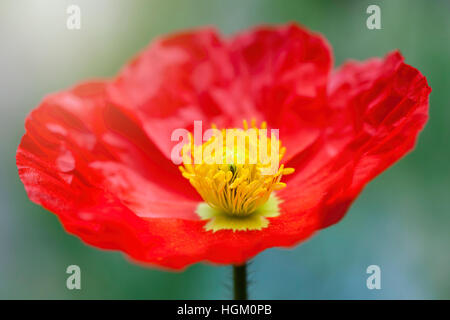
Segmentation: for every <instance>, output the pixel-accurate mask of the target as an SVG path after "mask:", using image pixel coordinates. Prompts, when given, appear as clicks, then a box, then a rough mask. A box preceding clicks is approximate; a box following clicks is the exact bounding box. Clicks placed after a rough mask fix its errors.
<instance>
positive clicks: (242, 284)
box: [233, 263, 247, 300]
mask: <svg viewBox="0 0 450 320" xmlns="http://www.w3.org/2000/svg"><path fill="white" fill-rule="evenodd" d="M233 282H234V300H247V264H246V263H244V264H243V265H240V266H233Z"/></svg>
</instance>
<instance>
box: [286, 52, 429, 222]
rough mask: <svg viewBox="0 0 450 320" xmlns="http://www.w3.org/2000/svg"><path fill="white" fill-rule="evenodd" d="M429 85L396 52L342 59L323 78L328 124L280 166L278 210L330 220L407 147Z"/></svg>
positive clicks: (423, 113)
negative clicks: (292, 172) (288, 170)
mask: <svg viewBox="0 0 450 320" xmlns="http://www.w3.org/2000/svg"><path fill="white" fill-rule="evenodd" d="M430 92H431V88H430V87H429V86H428V85H427V81H426V79H425V77H424V76H423V75H422V74H421V73H420V72H419V71H418V70H417V69H415V68H413V67H411V66H409V65H407V64H405V63H403V57H402V56H401V55H400V53H398V52H394V53H391V54H390V55H388V56H387V57H386V58H385V59H384V60H382V59H371V60H368V61H367V62H363V63H360V62H348V63H346V64H345V65H343V66H342V67H341V68H340V69H339V70H338V71H337V72H336V73H335V74H334V75H333V77H332V78H331V82H330V85H329V105H330V108H331V110H332V111H333V112H332V113H330V115H329V118H330V126H329V127H328V128H327V130H326V131H324V132H322V134H321V136H320V139H318V140H317V141H316V142H315V144H314V145H312V146H311V147H309V148H307V149H306V150H305V151H303V152H302V153H300V154H298V155H297V156H296V157H295V158H294V159H292V161H291V162H290V163H289V164H288V166H295V167H296V169H297V175H296V176H295V177H293V178H291V179H290V180H289V181H288V188H286V189H285V190H283V191H282V192H281V196H282V197H283V198H284V199H285V202H284V204H283V208H284V210H285V211H286V212H300V211H301V210H305V209H307V210H317V214H318V215H320V219H321V227H322V228H324V227H327V226H329V225H331V224H333V223H336V222H338V221H339V220H340V219H341V218H342V217H343V216H344V214H345V213H346V211H347V209H348V207H349V206H350V204H351V203H352V201H353V200H354V199H355V198H356V196H357V195H358V193H359V192H360V191H361V190H362V188H363V187H364V186H365V185H366V184H367V183H368V182H369V181H370V180H371V179H373V178H374V177H375V176H376V175H378V174H379V173H381V172H382V171H384V170H385V169H386V168H387V167H389V166H390V165H392V164H393V163H394V162H395V161H397V160H398V159H399V158H401V157H402V156H404V155H405V154H406V153H407V152H408V151H410V150H411V149H412V148H413V147H414V144H415V141H416V138H417V135H418V133H419V132H420V130H421V129H422V127H423V126H424V124H425V122H426V120H427V118H428V96H429V93H430Z"/></svg>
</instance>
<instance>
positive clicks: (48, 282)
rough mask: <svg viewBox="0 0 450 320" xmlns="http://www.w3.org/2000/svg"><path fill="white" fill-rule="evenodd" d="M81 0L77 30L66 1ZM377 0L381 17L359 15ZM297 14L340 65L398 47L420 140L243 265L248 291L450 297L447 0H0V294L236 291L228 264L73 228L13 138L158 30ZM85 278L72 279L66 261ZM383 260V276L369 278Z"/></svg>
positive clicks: (109, 72)
mask: <svg viewBox="0 0 450 320" xmlns="http://www.w3.org/2000/svg"><path fill="white" fill-rule="evenodd" d="M69 4H77V5H79V6H80V8H81V30H74V31H71V30H68V29H67V28H66V19H67V14H66V8H67V6H68V5H69ZM370 4H378V5H379V6H380V8H381V19H382V29H381V30H368V29H367V28H366V19H367V17H368V15H367V14H366V8H367V7H368V5H370ZM288 21H297V22H300V23H302V24H304V25H306V26H307V27H309V28H310V29H312V30H315V31H319V32H321V33H323V34H324V35H325V36H326V37H327V38H328V39H329V41H330V43H331V44H332V46H333V49H334V55H335V65H340V64H341V63H342V62H343V61H344V60H345V59H349V58H352V59H361V60H362V59H366V58H369V57H372V56H383V55H384V54H386V53H387V52H388V51H391V50H393V49H396V48H399V49H400V50H401V51H402V53H403V54H404V56H405V57H406V62H407V63H409V64H411V65H413V66H415V67H417V68H418V69H419V70H421V71H422V73H423V74H424V75H425V76H426V77H427V78H428V82H429V84H430V86H431V87H432V89H433V92H432V94H431V97H430V103H431V111H430V112H431V116H430V120H429V122H428V124H427V126H426V128H425V130H424V132H423V133H422V134H421V136H420V139H419V142H418V145H417V147H416V150H415V151H414V152H413V153H411V154H409V155H408V156H407V157H406V158H404V159H403V160H402V161H400V162H399V163H397V164H396V165H395V166H393V167H392V168H390V169H389V170H388V171H387V172H385V173H383V174H382V175H381V176H379V177H378V178H377V179H376V180H375V181H373V182H372V183H370V185H369V186H368V187H367V188H366V189H365V191H364V192H363V193H362V195H361V196H360V197H359V198H358V200H357V201H356V202H355V204H354V205H353V207H352V208H351V210H350V211H349V212H348V214H347V216H346V217H345V218H344V219H343V220H342V221H341V222H340V223H339V224H337V225H335V226H333V227H331V228H328V229H326V230H323V231H321V232H320V233H318V234H317V235H316V236H315V237H313V238H312V239H310V240H309V241H307V242H306V243H303V244H301V245H300V246H297V247H296V248H293V249H290V250H286V249H270V250H267V251H265V252H263V253H261V254H260V255H259V256H257V257H256V258H255V259H254V260H253V262H252V264H251V266H250V279H251V286H250V296H251V298H255V299H347V298H350V299H449V298H450V277H449V271H450V254H449V252H450V168H449V158H450V148H449V138H450V105H449V101H450V89H449V88H450V1H448V0H390V1H375V0H372V1H361V0H357V1H343V0H339V1H337V0H336V1H331V0H330V1H317V0H315V1H300V0H292V1H287V0H277V1H274V0H227V1H222V0H177V1H175V0H172V1H168V0H161V1H148V0H147V1H137V0H132V1H130V0H122V1H118V0H95V1H92V0H85V1H82V0H70V1H64V0H53V1H46V0H39V1H36V0H29V1H27V0H2V1H1V2H0V40H1V41H0V48H1V49H0V71H1V73H0V111H1V114H0V143H1V144H0V204H1V206H0V298H3V299H13V298H19V299H36V298H43V299H91V298H95V299H103V298H105V299H119V298H124V299H217V298H219V299H220V298H223V299H228V298H231V296H232V294H231V287H230V284H231V270H230V268H229V267H217V266H211V265H205V264H197V265H194V266H191V267H189V268H188V269H187V270H186V271H184V272H181V273H171V272H164V271H158V270H154V269H146V268H142V267H139V266H137V265H133V264H131V263H130V262H129V261H127V259H126V258H125V257H124V256H123V255H122V254H121V253H118V252H110V251H100V250H97V249H95V248H92V247H89V246H86V245H85V244H83V243H82V242H81V241H80V240H79V239H78V238H76V237H74V236H71V235H68V234H67V233H66V232H65V231H64V230H63V228H62V227H61V225H60V223H59V222H58V220H57V218H56V217H55V216H54V215H53V214H51V213H49V212H47V211H45V210H44V209H42V208H41V207H39V206H37V205H34V204H33V203H31V202H30V201H29V200H28V198H27V196H26V194H25V191H24V189H23V186H22V183H21V182H20V181H19V178H18V175H17V169H16V166H15V151H16V148H17V145H18V143H19V140H20V137H21V136H22V134H23V133H24V128H23V121H24V118H25V116H26V115H27V113H28V112H30V110H31V109H32V108H34V107H35V106H36V105H37V104H38V103H39V101H40V100H41V99H42V98H43V96H45V95H46V94H48V93H50V92H54V91H58V90H62V89H65V88H67V87H70V86H72V85H73V84H75V83H77V82H79V81H81V80H84V79H88V78H99V77H111V76H114V75H115V74H116V73H117V72H118V70H119V69H120V67H121V66H122V65H123V64H124V63H125V62H126V61H127V60H128V59H130V58H131V57H132V56H133V55H134V54H136V53H137V52H138V51H139V50H141V49H142V48H144V47H145V46H146V45H147V44H148V43H149V41H151V40H152V38H154V37H155V36H157V35H161V34H165V33H169V32H172V31H176V30H179V29H185V28H191V27H195V26H202V25H214V26H216V27H217V28H218V29H220V30H221V31H222V32H223V33H225V34H230V33H233V32H236V31H238V30H240V29H244V28H247V27H249V26H253V25H255V24H260V23H285V22H288ZM71 264H76V265H79V266H80V267H81V272H82V289H81V290H79V291H77V290H73V291H69V290H68V289H66V286H65V284H66V278H67V276H68V275H67V274H66V273H65V271H66V268H67V266H68V265H71ZM371 264H376V265H379V266H380V267H381V272H382V279H381V286H382V289H381V290H368V289H367V287H366V279H367V277H368V275H367V274H366V268H367V266H369V265H371Z"/></svg>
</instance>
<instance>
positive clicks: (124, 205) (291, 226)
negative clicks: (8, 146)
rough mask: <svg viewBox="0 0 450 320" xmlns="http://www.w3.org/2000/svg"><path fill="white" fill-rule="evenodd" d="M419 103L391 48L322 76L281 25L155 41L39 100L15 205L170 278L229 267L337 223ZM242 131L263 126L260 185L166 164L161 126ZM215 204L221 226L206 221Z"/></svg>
mask: <svg viewBox="0 0 450 320" xmlns="http://www.w3.org/2000/svg"><path fill="white" fill-rule="evenodd" d="M430 91H431V89H430V87H429V86H428V85H427V81H426V79H425V77H424V76H423V75H422V74H421V73H420V72H419V71H418V70H417V69H415V68H413V67H411V66H409V65H407V64H405V63H404V62H403V57H402V56H401V54H400V53H399V52H393V53H390V54H388V55H387V56H386V57H385V58H383V59H379V58H374V59H370V60H368V61H365V62H348V63H346V64H344V65H343V66H342V67H340V68H339V69H338V70H336V71H334V72H332V56H331V50H330V46H329V44H328V43H327V41H326V40H325V39H324V38H323V37H322V36H320V35H318V34H314V33H311V32H310V31H308V30H306V29H304V28H302V27H299V26H297V25H295V24H290V25H285V26H280V27H272V26H263V27H258V28H256V29H253V30H250V31H245V32H242V33H240V34H238V35H236V36H234V37H231V38H224V37H222V36H221V35H219V34H218V33H217V32H216V31H214V30H211V29H199V30H195V31H189V32H184V33H179V34H175V35H170V36H167V37H163V38H160V39H157V40H155V41H154V42H152V43H151V44H150V46H149V47H148V48H147V49H146V50H144V51H143V52H142V53H140V54H139V55H138V56H137V57H136V58H134V59H133V60H132V61H131V62H130V63H129V64H128V65H127V66H126V67H125V68H124V69H123V70H122V71H121V72H120V74H119V75H118V76H117V78H115V79H112V80H111V81H94V82H86V83H83V84H81V85H78V86H76V87H74V88H72V89H70V90H67V91H64V92H59V93H56V94H52V95H50V96H48V97H46V98H45V99H44V101H43V102H42V103H41V104H40V105H39V107H37V108H36V109H35V110H33V111H32V112H31V114H30V115H29V116H28V117H27V119H26V122H25V127H26V133H25V135H24V136H23V138H22V141H21V143H20V145H19V147H18V150H17V166H18V169H19V175H20V178H21V180H22V182H23V184H24V185H25V189H26V191H27V193H28V196H29V198H30V199H31V200H32V201H34V202H35V203H37V204H40V205H42V206H43V207H44V208H46V209H48V210H50V211H52V212H54V213H55V214H57V215H58V217H59V219H60V220H61V222H62V224H63V226H64V228H65V229H66V230H67V231H68V232H69V233H72V234H75V235H77V236H79V237H80V238H81V239H82V240H84V241H85V242H86V243H88V244H91V245H94V246H97V247H100V248H104V249H114V250H120V251H123V252H124V253H126V254H127V255H128V256H129V257H131V258H132V259H133V260H135V261H138V262H141V263H149V264H151V265H157V266H161V267H167V268H173V269H180V268H183V267H185V266H187V265H189V264H192V263H196V262H199V261H209V262H213V263H219V264H240V263H243V262H245V261H247V260H248V259H250V258H252V257H253V256H255V255H256V254H257V253H259V252H260V251H262V250H264V249H267V248H270V247H279V246H282V247H289V246H293V245H295V244H298V243H299V242H301V241H303V240H305V239H306V238H308V237H310V236H311V235H312V234H313V233H314V232H315V231H318V230H320V229H322V228H325V227H328V226H330V225H332V224H334V223H336V222H338V221H339V220H340V219H341V218H342V217H343V216H344V214H345V213H346V211H347V210H348V208H349V206H350V205H351V203H352V202H353V200H354V199H355V198H356V196H357V195H358V194H359V192H360V191H361V190H362V189H363V187H364V186H365V185H366V183H368V182H369V181H370V180H371V179H373V178H374V177H375V176H377V175H378V174H379V173H381V172H382V171H383V170H385V169H386V168H388V167H389V166H390V165H391V164H392V163H394V162H395V161H396V160H398V159H399V158H400V157H402V156H403V155H405V153H407V152H408V151H409V150H411V149H412V148H413V146H414V144H415V141H416V138H417V135H418V133H419V131H420V130H421V129H422V127H423V126H424V124H425V122H426V120H427V117H428V95H429V93H430ZM244 119H246V120H249V121H250V120H251V119H254V120H255V123H256V124H257V126H258V127H260V125H261V124H262V125H261V126H262V128H265V126H266V125H267V127H268V128H269V129H271V128H275V129H279V140H280V141H281V142H282V145H283V146H284V148H285V149H284V148H283V151H282V152H284V157H283V159H282V162H281V165H282V166H281V167H280V169H279V170H278V169H277V170H278V171H276V173H275V174H273V175H272V176H269V179H263V178H261V177H260V176H254V175H252V174H250V173H249V171H248V170H244V169H243V168H242V167H234V166H232V165H230V166H229V167H224V168H222V167H220V166H216V167H211V168H210V167H207V165H204V166H203V167H201V168H200V167H196V168H193V167H192V166H189V165H182V169H181V170H182V172H180V170H179V168H177V165H175V164H174V163H173V161H171V152H172V150H173V148H174V145H175V144H176V142H174V141H171V135H172V133H173V131H174V130H175V129H177V128H185V129H187V130H189V131H192V130H193V129H194V127H193V126H194V121H197V120H200V121H202V125H203V128H204V129H205V128H207V127H210V126H211V125H215V126H216V127H217V128H227V129H228V128H242V127H243V125H242V123H243V122H242V121H243V120H244ZM236 130H237V129H236ZM240 130H242V129H240ZM205 166H206V169H204V168H205ZM194 167H195V166H194ZM202 168H203V169H202ZM208 168H209V169H208ZM289 168H293V169H295V172H294V173H292V171H293V170H292V169H289ZM205 170H206V171H205ZM208 170H209V171H208ZM239 170H240V171H239ZM211 172H213V175H211ZM228 172H231V173H228ZM238 172H240V173H238ZM283 174H284V175H286V176H283V177H282V179H281V176H282V175H283ZM287 174H290V175H287ZM231 176H233V177H234V176H237V178H230V177H231ZM186 178H187V179H186ZM255 179H256V180H257V181H259V182H258V183H260V185H258V184H256V183H255V184H253V185H250V184H251V183H252V182H253V181H254V180H255ZM258 179H259V180H258ZM261 179H262V180H261ZM233 182H236V183H235V184H234V186H231V184H232V183H233ZM254 185H258V186H259V187H258V188H259V190H255V189H252V188H253V186H254ZM233 187H234V188H235V189H234V190H238V191H230V190H233ZM236 188H240V189H236ZM225 189H226V190H228V191H226V192H228V193H225V191H223V190H225ZM233 192H234V193H233ZM233 194H234V195H233ZM238 194H239V196H238ZM273 195H276V197H275V196H273ZM233 197H235V198H233ZM261 197H265V198H264V200H261ZM271 199H272V200H271ZM266 200H267V202H265V201H266ZM236 203H241V204H240V207H239V208H241V209H236V208H237V206H238V205H237V204H236ZM202 206H203V209H205V210H206V211H202V210H201V209H199V208H201V207H202ZM264 206H265V207H264ZM224 207H227V208H229V209H230V212H235V213H236V215H237V216H235V217H231V218H230V216H231V215H230V216H227V215H226V214H225V215H223V216H220V214H219V215H216V213H217V212H215V211H214V210H219V211H220V209H223V208H224ZM268 207H270V208H268ZM242 208H244V209H242ZM249 208H252V209H249ZM261 208H264V209H261ZM235 209H236V211H234V210H235ZM247 209H248V210H247ZM246 210H247V211H246ZM264 210H266V211H264ZM250 211H251V212H250ZM253 212H258V215H259V216H256V214H255V215H253ZM241 213H242V214H244V216H245V219H247V217H252V219H253V218H254V220H252V221H253V222H248V223H247V222H245V221H246V220H245V219H244V220H243V221H244V222H242V221H241V220H239V219H240V218H242V216H239V215H240V214H241ZM221 219H222V220H224V221H225V222H224V221H222V220H221ZM227 219H235V222H236V225H233V223H234V222H230V221H231V220H227ZM249 219H250V218H249ZM238 220H239V221H241V222H242V224H239V223H241V222H239V221H238ZM222 223H224V224H222ZM251 223H255V225H252V224H251ZM230 224H231V226H230Z"/></svg>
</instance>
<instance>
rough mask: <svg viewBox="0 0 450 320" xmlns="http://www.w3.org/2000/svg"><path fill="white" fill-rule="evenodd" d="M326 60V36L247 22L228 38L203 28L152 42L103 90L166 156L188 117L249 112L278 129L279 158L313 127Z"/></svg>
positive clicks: (301, 144) (221, 121)
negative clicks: (243, 29) (242, 30)
mask: <svg viewBox="0 0 450 320" xmlns="http://www.w3.org/2000/svg"><path fill="white" fill-rule="evenodd" d="M331 65H332V59H331V51H330V49H329V46H328V44H327V42H326V40H325V39H324V38H322V37H321V36H319V35H315V34H312V33H311V32H309V31H307V30H306V29H303V28H300V27H299V26H297V25H295V24H291V25H288V26H282V27H268V26H266V27H260V28H255V29H254V30H251V31H248V32H245V33H241V34H238V35H237V36H236V37H234V38H233V39H231V40H230V41H227V40H224V39H222V37H221V36H220V35H219V34H217V33H216V32H215V31H214V30H208V29H203V30H197V31H191V32H185V33H181V34H176V35H172V36H170V37H168V38H163V39H159V40H157V41H154V42H153V43H152V44H151V46H150V47H149V48H148V49H146V50H145V51H144V52H142V53H141V54H140V55H139V56H138V57H137V58H135V59H134V60H133V61H132V63H130V64H129V65H128V66H127V67H126V68H125V69H124V70H123V71H122V72H121V74H120V76H119V78H118V80H117V81H116V82H115V83H114V85H113V86H112V87H111V88H110V91H111V92H110V93H111V96H112V99H113V101H114V103H115V104H116V105H118V106H120V107H121V108H122V109H123V110H124V112H129V113H130V114H131V115H132V116H133V117H135V118H136V119H138V121H139V122H140V123H142V125H143V127H144V128H145V130H146V132H147V134H148V135H149V136H150V137H151V138H152V139H153V141H154V142H155V144H156V145H157V146H158V147H159V148H160V149H161V150H162V151H163V153H164V154H165V155H166V156H167V157H169V156H170V152H171V150H172V148H173V146H174V143H173V142H172V141H170V136H171V134H172V132H173V130H175V129H178V128H186V129H188V130H189V131H192V129H193V123H194V121H195V120H201V121H203V130H206V129H207V128H208V127H209V126H210V124H211V123H215V124H216V125H217V126H218V127H233V126H239V127H240V126H241V125H242V120H243V119H247V120H250V119H251V118H255V119H256V120H258V121H263V120H266V121H268V123H269V127H271V128H275V129H280V136H281V137H282V140H283V144H284V145H285V146H286V147H287V154H286V159H287V158H289V157H291V155H294V154H295V153H297V152H298V151H299V150H302V149H304V148H305V146H307V145H309V144H310V143H311V142H312V141H313V140H314V139H315V138H316V137H317V135H318V134H319V127H320V126H322V125H323V119H325V118H326V116H325V114H324V110H323V109H322V108H320V106H321V105H322V104H323V100H324V98H325V89H326V83H327V79H328V74H329V71H330V69H331Z"/></svg>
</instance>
